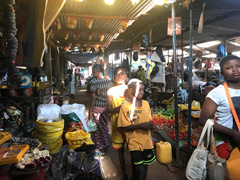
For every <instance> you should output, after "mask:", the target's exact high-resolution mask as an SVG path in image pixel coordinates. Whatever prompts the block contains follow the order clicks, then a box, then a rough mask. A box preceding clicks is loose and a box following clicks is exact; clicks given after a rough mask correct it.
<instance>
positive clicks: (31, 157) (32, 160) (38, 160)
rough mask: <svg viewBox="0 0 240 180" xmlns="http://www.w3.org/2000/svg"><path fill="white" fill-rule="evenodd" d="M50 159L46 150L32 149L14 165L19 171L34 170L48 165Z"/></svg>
mask: <svg viewBox="0 0 240 180" xmlns="http://www.w3.org/2000/svg"><path fill="white" fill-rule="evenodd" d="M50 160H51V157H50V155H49V151H48V150H42V151H41V150H39V149H37V148H36V149H34V150H32V152H30V153H26V154H25V155H24V156H23V157H22V158H21V160H20V161H19V162H18V163H17V164H16V167H17V168H19V169H29V170H32V169H35V168H40V167H42V166H44V165H47V164H49V163H50Z"/></svg>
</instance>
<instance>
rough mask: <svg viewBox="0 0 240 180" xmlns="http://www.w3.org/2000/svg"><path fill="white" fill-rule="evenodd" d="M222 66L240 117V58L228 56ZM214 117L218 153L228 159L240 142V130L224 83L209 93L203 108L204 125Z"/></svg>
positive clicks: (202, 118) (202, 120)
mask: <svg viewBox="0 0 240 180" xmlns="http://www.w3.org/2000/svg"><path fill="white" fill-rule="evenodd" d="M220 68H221V74H222V75H223V77H224V79H225V81H226V83H227V85H228V89H229V92H230V96H231V98H232V101H233V104H234V107H235V109H236V112H237V114H238V117H239V119H240V58H239V57H237V56H233V55H230V56H227V57H225V58H223V59H222V60H221V61H220ZM213 117H215V118H216V121H215V123H214V126H213V129H214V132H215V133H216V134H215V138H216V146H217V153H218V155H219V156H220V157H221V158H224V159H228V158H229V155H230V153H231V151H232V149H233V147H234V146H238V145H239V144H240V132H239V130H238V128H237V126H236V123H235V120H234V118H233V115H232V112H231V109H230V106H229V103H228V99H227V96H226V92H225V90H224V86H223V85H222V84H221V85H219V86H218V87H217V88H215V89H213V90H211V91H210V92H209V93H208V95H207V97H206V99H205V102H204V104H203V107H202V110H201V115H200V119H199V121H200V124H202V125H204V124H205V122H206V120H207V119H210V118H213Z"/></svg>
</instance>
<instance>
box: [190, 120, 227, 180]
mask: <svg viewBox="0 0 240 180" xmlns="http://www.w3.org/2000/svg"><path fill="white" fill-rule="evenodd" d="M213 124H214V121H213V120H212V119H208V120H207V122H206V123H205V125H204V128H203V130H202V133H201V136H200V138H199V141H198V145H197V148H196V149H195V150H194V151H193V153H192V155H191V157H190V159H189V161H188V164H187V168H186V177H187V179H190V180H193V179H194V180H196V179H198V180H205V179H208V180H225V179H228V171H227V165H226V160H225V159H222V158H220V157H219V156H218V155H217V152H216V145H215V140H214V136H213ZM206 133H207V144H206V147H205V146H204V137H205V134H206ZM209 145H210V151H208V146H209Z"/></svg>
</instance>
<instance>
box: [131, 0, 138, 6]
mask: <svg viewBox="0 0 240 180" xmlns="http://www.w3.org/2000/svg"><path fill="white" fill-rule="evenodd" d="M131 1H132V4H133V5H136V4H137V3H139V0H131Z"/></svg>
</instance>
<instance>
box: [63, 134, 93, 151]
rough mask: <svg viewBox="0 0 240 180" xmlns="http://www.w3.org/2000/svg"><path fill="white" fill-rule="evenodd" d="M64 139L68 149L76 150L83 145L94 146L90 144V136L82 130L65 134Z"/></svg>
mask: <svg viewBox="0 0 240 180" xmlns="http://www.w3.org/2000/svg"><path fill="white" fill-rule="evenodd" d="M65 138H66V140H67V141H68V144H69V148H71V149H76V148H78V147H80V146H81V145H83V144H94V143H93V142H92V140H91V139H90V138H91V134H90V133H86V132H84V131H83V130H77V131H74V132H67V133H66V134H65Z"/></svg>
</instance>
